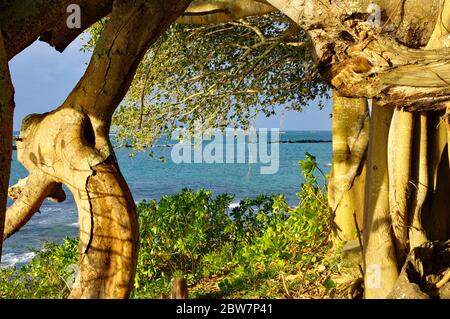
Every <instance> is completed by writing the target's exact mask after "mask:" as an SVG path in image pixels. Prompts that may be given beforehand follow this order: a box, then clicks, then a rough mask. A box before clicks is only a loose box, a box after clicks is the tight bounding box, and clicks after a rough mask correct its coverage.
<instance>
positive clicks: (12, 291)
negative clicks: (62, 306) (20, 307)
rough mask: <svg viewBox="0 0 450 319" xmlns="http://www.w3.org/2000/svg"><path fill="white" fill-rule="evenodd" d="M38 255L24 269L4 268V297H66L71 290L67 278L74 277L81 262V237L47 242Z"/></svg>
mask: <svg viewBox="0 0 450 319" xmlns="http://www.w3.org/2000/svg"><path fill="white" fill-rule="evenodd" d="M35 253H36V257H35V258H33V259H32V260H31V261H30V263H29V264H27V265H25V266H23V267H20V268H17V269H16V268H2V269H0V299H3V298H14V299H23V298H46V299H50V298H65V297H67V295H68V294H69V292H70V288H69V284H68V282H67V280H70V279H71V278H72V277H73V276H74V271H75V270H76V269H75V265H76V263H77V261H78V240H77V239H69V238H67V239H65V240H64V243H63V244H60V245H59V244H55V243H46V244H45V245H44V249H43V250H41V251H36V252H35Z"/></svg>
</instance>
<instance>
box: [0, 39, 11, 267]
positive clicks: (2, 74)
mask: <svg viewBox="0 0 450 319" xmlns="http://www.w3.org/2000/svg"><path fill="white" fill-rule="evenodd" d="M13 115H14V88H13V85H12V82H11V76H10V74H9V67H8V59H7V58H6V51H5V48H4V45H3V37H2V34H1V32H0V234H3V228H4V223H5V215H6V205H7V204H6V200H7V197H8V185H9V175H10V169H11V157H12V142H13V141H12V138H13ZM2 244H3V238H0V262H1V259H2V246H3V245H2Z"/></svg>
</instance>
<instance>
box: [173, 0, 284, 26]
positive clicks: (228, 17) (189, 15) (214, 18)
mask: <svg viewBox="0 0 450 319" xmlns="http://www.w3.org/2000/svg"><path fill="white" fill-rule="evenodd" d="M273 11H276V9H275V8H274V7H272V6H271V5H269V4H267V3H264V1H254V0H228V1H217V0H209V1H208V0H202V1H195V2H194V3H192V4H191V5H190V6H189V8H188V9H187V10H186V12H184V13H183V15H182V16H181V17H180V18H179V19H178V20H177V23H182V24H218V23H224V22H229V21H234V20H238V19H242V18H245V17H249V16H256V15H264V14H267V13H270V12H273Z"/></svg>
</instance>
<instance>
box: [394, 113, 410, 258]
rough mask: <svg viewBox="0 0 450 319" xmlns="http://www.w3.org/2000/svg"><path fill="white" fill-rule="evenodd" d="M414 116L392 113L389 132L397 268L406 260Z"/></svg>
mask: <svg viewBox="0 0 450 319" xmlns="http://www.w3.org/2000/svg"><path fill="white" fill-rule="evenodd" d="M413 133H414V114H413V113H410V112H404V111H402V110H400V109H395V110H394V114H393V117H392V121H391V126H390V128H389V139H388V172H389V207H390V214H391V219H392V229H393V234H394V243H395V247H396V252H397V253H396V255H397V260H398V262H399V265H402V264H403V262H404V261H405V259H406V255H407V247H408V226H409V223H408V222H409V215H410V214H409V210H410V206H411V205H410V198H411V194H412V189H411V187H412V185H411V180H412V158H413Z"/></svg>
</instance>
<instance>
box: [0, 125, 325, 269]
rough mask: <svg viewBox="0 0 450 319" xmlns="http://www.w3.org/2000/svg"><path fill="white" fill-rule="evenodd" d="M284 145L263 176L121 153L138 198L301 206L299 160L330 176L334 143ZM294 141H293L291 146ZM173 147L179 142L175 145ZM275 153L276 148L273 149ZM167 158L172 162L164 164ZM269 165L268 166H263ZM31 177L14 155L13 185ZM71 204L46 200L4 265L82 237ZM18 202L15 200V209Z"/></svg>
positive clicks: (248, 168) (253, 168)
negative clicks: (276, 199) (187, 192)
mask: <svg viewBox="0 0 450 319" xmlns="http://www.w3.org/2000/svg"><path fill="white" fill-rule="evenodd" d="M280 139H281V141H282V142H284V143H280V144H279V149H280V151H279V154H280V157H279V170H278V172H277V173H275V174H272V175H262V174H260V166H261V164H258V163H256V164H248V163H246V164H237V163H233V164H206V163H198V164H176V163H174V162H173V161H172V160H171V156H170V154H171V147H167V145H166V146H163V145H160V146H159V147H155V148H154V149H153V151H154V153H155V159H153V158H151V157H150V156H149V154H148V152H139V153H134V156H132V157H130V154H131V153H133V151H132V150H130V149H127V148H121V149H116V156H117V159H118V161H119V164H120V168H121V171H122V173H123V175H124V177H125V179H126V180H127V182H128V185H129V187H130V189H131V192H132V194H133V197H134V200H135V201H136V202H140V201H142V200H147V201H148V200H151V199H156V200H158V199H160V198H161V197H162V196H164V195H170V194H175V193H177V192H179V191H181V190H182V189H183V188H191V189H194V190H197V189H200V188H205V189H208V190H212V191H213V192H214V194H215V195H218V194H222V193H228V194H233V195H235V202H234V203H233V204H232V205H233V206H235V205H237V203H238V202H239V201H240V200H241V199H243V198H246V197H255V196H256V195H258V194H281V193H283V194H285V195H286V199H287V202H288V203H289V204H290V205H296V204H297V202H298V199H297V197H296V193H297V192H298V190H299V188H300V186H301V184H302V182H303V178H302V176H301V173H300V170H299V166H298V161H299V160H301V159H304V158H305V153H306V152H308V153H310V154H312V155H314V156H316V158H317V161H318V163H319V165H320V168H321V169H322V170H323V171H324V172H326V173H328V172H329V170H330V168H331V164H330V163H331V158H332V148H331V143H296V142H298V141H300V140H302V141H313V140H322V141H330V140H331V132H329V131H287V132H282V134H281V135H280ZM289 141H291V143H288V142H289ZM173 143H176V142H175V141H173ZM268 148H269V153H270V145H268ZM161 156H163V157H165V158H166V159H167V160H168V161H167V162H166V163H164V162H161V161H160V160H158V158H159V157H161ZM263 166H265V165H264V164H263ZM26 176H27V171H26V170H25V169H24V168H23V166H22V165H21V164H20V163H19V162H18V161H17V158H16V152H14V154H13V162H12V168H11V180H10V185H13V184H15V183H16V182H17V180H18V178H24V177H26ZM66 193H67V199H66V201H65V202H63V203H60V204H55V203H52V202H49V201H45V202H44V204H43V205H42V207H41V210H40V213H37V214H36V215H35V216H34V217H33V218H32V219H31V221H30V222H29V223H28V224H27V225H26V226H25V227H23V228H22V229H21V230H20V232H18V233H17V234H15V235H13V236H12V237H11V238H9V239H8V240H6V242H5V243H4V247H3V257H2V266H13V265H22V264H24V263H26V262H28V261H29V260H30V259H31V258H32V257H33V256H34V253H33V251H34V250H39V249H42V246H43V244H44V243H45V242H46V241H51V242H61V241H62V240H63V239H64V238H66V237H76V236H77V235H78V223H77V209H76V205H75V202H74V200H73V198H72V196H71V194H70V192H68V191H67V189H66ZM11 203H12V202H9V203H8V204H9V205H10V204H11Z"/></svg>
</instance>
